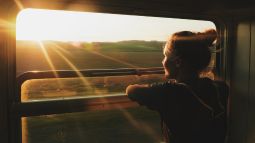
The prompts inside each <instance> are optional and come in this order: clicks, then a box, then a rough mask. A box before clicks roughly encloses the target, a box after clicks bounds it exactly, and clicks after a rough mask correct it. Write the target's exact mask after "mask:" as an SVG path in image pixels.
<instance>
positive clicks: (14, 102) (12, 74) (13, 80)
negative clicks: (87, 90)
mask: <svg viewBox="0 0 255 143" xmlns="http://www.w3.org/2000/svg"><path fill="white" fill-rule="evenodd" d="M63 3H65V2H63ZM81 5H82V4H81ZM92 5H93V4H92ZM28 7H31V8H40V7H41V6H36V5H28ZM42 7H43V6H42ZM99 7H103V9H100V10H93V9H85V10H82V11H90V12H103V13H116V14H129V15H142V16H157V17H171V18H189V19H196V20H210V21H212V22H215V25H216V28H217V30H218V31H219V35H220V36H221V37H220V38H221V42H220V43H221V45H220V48H222V47H223V48H224V49H225V48H226V43H225V41H224V40H225V39H224V38H223V37H224V35H225V33H226V31H225V27H224V25H223V24H222V23H223V22H222V21H220V20H219V19H217V18H215V17H213V16H206V15H193V14H185V13H184V14H178V13H171V12H166V11H160V10H159V11H153V10H152V11H150V10H141V11H137V10H134V9H132V8H131V9H132V10H131V11H130V8H126V7H125V4H124V5H123V7H121V6H116V7H115V6H112V5H109V6H107V5H101V6H99ZM122 8H123V9H122ZM50 9H52V8H50ZM56 9H58V8H56ZM59 9H60V10H64V9H62V8H59ZM18 12H19V10H17V9H16V10H15V11H12V12H11V14H10V15H8V18H10V19H11V17H12V16H13V15H17V14H18ZM11 33H13V29H9V30H8V31H7V34H6V35H5V36H6V37H4V41H5V43H6V45H5V48H6V49H7V50H6V53H7V54H6V55H5V56H6V57H7V59H6V60H5V61H4V62H5V63H6V65H7V66H5V67H6V69H7V71H5V72H4V74H3V75H7V76H6V77H7V79H6V80H4V81H3V82H6V83H8V91H6V93H8V94H7V95H8V100H7V101H8V102H7V106H8V109H9V120H10V121H9V122H10V123H9V124H8V125H9V127H10V129H9V141H10V142H11V143H17V142H19V143H21V142H22V139H21V137H22V135H21V134H22V133H21V118H22V117H23V116H24V117H25V116H34V115H45V114H49V112H47V110H48V109H49V108H47V104H48V105H50V106H51V107H56V106H58V107H59V108H60V109H56V111H55V112H51V113H50V114H52V113H67V112H71V113H72V112H78V111H82V110H83V109H82V110H81V109H79V108H80V106H84V101H87V100H88V99H75V100H73V99H70V100H69V101H55V102H51V101H45V102H35V103H32V102H31V103H21V102H20V98H17V97H18V96H17V95H20V94H19V91H20V90H19V89H20V85H22V83H23V82H24V81H25V80H28V79H29V78H25V80H24V79H22V80H21V79H19V78H20V77H16V62H15V61H16V49H15V47H16V39H15V38H13V35H12V34H11ZM224 51H225V50H223V52H220V53H219V54H218V55H217V59H216V60H217V63H216V68H217V74H219V76H221V77H223V79H225V70H226V64H225V61H226V56H225V54H226V53H225V52H224ZM5 56H3V57H5ZM218 58H219V59H218ZM218 60H219V62H218ZM136 74H137V73H132V75H136ZM106 75H107V74H106ZM111 76H113V75H111ZM32 78H35V77H33V76H31V79H32ZM14 89H15V90H14ZM118 98H119V97H109V100H110V101H113V100H114V99H116V100H117V102H120V101H122V102H127V98H126V97H124V98H119V99H118ZM93 100H94V99H93ZM93 100H92V101H93ZM96 100H97V99H95V100H94V101H96ZM59 102H60V103H59ZM58 103H59V104H60V105H58ZM77 103H78V105H79V106H77V107H72V109H70V110H69V109H67V108H65V107H64V106H63V105H66V104H72V105H74V104H77ZM115 103H116V102H115ZM100 104H103V103H100ZM89 106H90V105H89ZM91 106H92V104H91ZM37 108H39V109H37ZM33 110H34V111H33ZM57 110H59V111H57ZM83 111H86V109H84V110H83Z"/></svg>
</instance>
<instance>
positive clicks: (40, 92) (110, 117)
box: [16, 41, 163, 143]
mask: <svg viewBox="0 0 255 143" xmlns="http://www.w3.org/2000/svg"><path fill="white" fill-rule="evenodd" d="M162 45H163V42H158V41H122V42H115V43H110V42H108V43H107V42H94V43H66V42H52V41H47V42H44V43H43V46H44V49H45V50H46V51H47V54H48V60H47V58H45V57H46V56H45V54H43V53H45V52H43V48H41V47H40V46H39V44H38V43H36V42H29V41H17V55H16V58H17V75H20V74H22V73H23V72H26V71H34V70H37V71H43V70H52V68H54V69H57V70H74V68H75V69H76V70H77V69H79V70H80V69H116V68H145V67H161V61H162V59H163V55H162ZM49 61H50V62H51V64H49ZM84 80H85V81H86V82H84ZM162 80H163V76H162V75H149V76H116V77H92V78H88V77H86V78H84V79H83V80H81V79H79V78H70V79H43V80H30V81H27V82H25V83H24V84H23V85H22V95H21V96H22V101H32V100H46V99H60V98H61V99H62V98H66V97H73V96H75V97H78V96H94V95H99V94H100V95H109V94H117V93H124V91H125V88H126V86H127V85H129V84H134V83H151V82H156V81H162ZM159 123H160V121H159V117H158V115H157V113H155V112H152V111H149V110H147V109H145V108H132V109H122V110H117V109H116V110H107V111H89V112H83V113H70V114H60V115H45V116H37V117H27V118H23V120H22V128H23V129H22V134H23V143H83V142H89V143H115V142H120V143H154V142H155V143H156V142H157V143H158V142H160V138H161V136H160V134H161V131H160V125H159Z"/></svg>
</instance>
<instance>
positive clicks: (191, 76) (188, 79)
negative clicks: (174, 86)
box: [176, 72, 199, 84]
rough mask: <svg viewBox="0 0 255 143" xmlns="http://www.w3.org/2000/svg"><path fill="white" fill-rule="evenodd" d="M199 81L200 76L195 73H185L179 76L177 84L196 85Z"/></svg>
mask: <svg viewBox="0 0 255 143" xmlns="http://www.w3.org/2000/svg"><path fill="white" fill-rule="evenodd" d="M198 79H199V75H198V74H197V73H195V72H190V73H188V74H187V73H185V74H179V75H177V77H176V80H177V82H183V83H188V84H189V83H194V82H196V81H197V80H198Z"/></svg>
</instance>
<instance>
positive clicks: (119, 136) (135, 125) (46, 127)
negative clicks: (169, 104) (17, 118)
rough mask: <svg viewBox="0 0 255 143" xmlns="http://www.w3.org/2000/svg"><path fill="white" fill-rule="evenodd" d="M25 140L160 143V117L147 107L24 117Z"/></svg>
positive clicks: (43, 142)
mask: <svg viewBox="0 0 255 143" xmlns="http://www.w3.org/2000/svg"><path fill="white" fill-rule="evenodd" d="M22 127H23V128H22V140H23V141H22V142H23V143H46V142H49V143H72V142H73V143H84V142H88V143H158V142H160V141H161V140H162V138H161V130H160V119H159V115H158V114H157V113H156V112H153V111H150V110H148V109H145V108H142V107H140V108H130V109H119V110H106V111H88V112H84V113H68V114H58V115H44V116H36V117H23V118H22Z"/></svg>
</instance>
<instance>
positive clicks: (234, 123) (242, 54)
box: [229, 21, 250, 143]
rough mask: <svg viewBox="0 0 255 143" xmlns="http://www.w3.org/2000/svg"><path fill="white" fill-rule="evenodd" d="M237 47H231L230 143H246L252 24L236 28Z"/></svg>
mask: <svg viewBox="0 0 255 143" xmlns="http://www.w3.org/2000/svg"><path fill="white" fill-rule="evenodd" d="M236 36H237V39H236V44H235V45H236V46H234V47H230V48H231V53H232V58H231V60H232V61H231V63H232V64H231V71H230V72H231V80H230V86H231V88H230V89H231V91H230V95H231V97H230V98H231V99H230V102H231V104H230V106H231V107H230V123H229V124H230V138H229V143H245V142H246V129H247V125H248V124H247V109H248V104H247V102H248V95H249V92H248V91H249V63H250V57H249V53H250V22H249V21H247V22H242V23H239V24H237V27H236Z"/></svg>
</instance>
